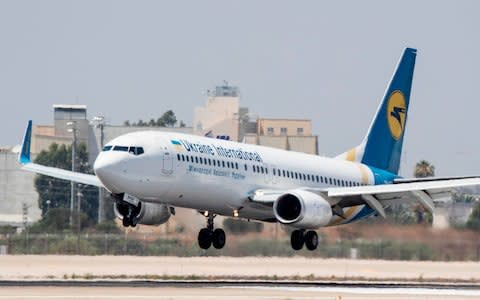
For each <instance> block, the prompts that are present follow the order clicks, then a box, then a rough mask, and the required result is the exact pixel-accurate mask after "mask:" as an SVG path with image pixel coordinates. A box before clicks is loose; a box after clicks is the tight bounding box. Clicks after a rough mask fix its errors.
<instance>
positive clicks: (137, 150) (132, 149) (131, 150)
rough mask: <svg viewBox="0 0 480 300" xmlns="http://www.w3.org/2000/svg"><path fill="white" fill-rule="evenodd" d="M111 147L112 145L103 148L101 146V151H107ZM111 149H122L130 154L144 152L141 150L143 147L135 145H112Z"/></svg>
mask: <svg viewBox="0 0 480 300" xmlns="http://www.w3.org/2000/svg"><path fill="white" fill-rule="evenodd" d="M107 147H110V148H108V149H106V148H107ZM111 148H112V146H105V148H103V151H109V150H110V149H111ZM113 151H123V152H128V153H130V154H133V155H141V154H143V153H145V151H144V150H143V147H136V146H130V147H129V146H114V147H113Z"/></svg>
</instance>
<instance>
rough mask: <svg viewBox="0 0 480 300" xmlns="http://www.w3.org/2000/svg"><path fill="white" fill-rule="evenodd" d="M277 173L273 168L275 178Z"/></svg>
mask: <svg viewBox="0 0 480 300" xmlns="http://www.w3.org/2000/svg"><path fill="white" fill-rule="evenodd" d="M276 175H277V172H275V168H273V176H276Z"/></svg>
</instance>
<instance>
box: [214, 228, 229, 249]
mask: <svg viewBox="0 0 480 300" xmlns="http://www.w3.org/2000/svg"><path fill="white" fill-rule="evenodd" d="M225 242H226V237H225V231H223V229H221V228H217V229H215V230H214V231H213V234H212V244H213V247H215V249H222V248H223V246H225Z"/></svg>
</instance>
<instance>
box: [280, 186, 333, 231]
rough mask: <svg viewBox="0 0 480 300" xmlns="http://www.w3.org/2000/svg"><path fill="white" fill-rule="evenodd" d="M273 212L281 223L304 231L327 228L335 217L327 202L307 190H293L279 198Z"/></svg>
mask: <svg viewBox="0 0 480 300" xmlns="http://www.w3.org/2000/svg"><path fill="white" fill-rule="evenodd" d="M273 212H274V214H275V217H276V218H277V220H278V221H279V222H280V223H283V224H288V225H291V226H293V227H297V228H303V229H316V228H319V227H322V226H326V225H328V224H329V223H330V220H331V219H332V216H333V214H332V208H331V207H330V203H329V202H328V201H327V200H325V199H324V198H323V197H322V196H320V195H317V194H315V193H312V192H309V191H305V190H291V191H288V192H287V193H285V194H283V195H281V196H280V197H278V199H277V200H276V201H275V203H274V204H273Z"/></svg>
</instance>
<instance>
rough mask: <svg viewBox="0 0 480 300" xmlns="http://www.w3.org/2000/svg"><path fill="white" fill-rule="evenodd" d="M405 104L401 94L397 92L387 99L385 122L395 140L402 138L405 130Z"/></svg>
mask: <svg viewBox="0 0 480 300" xmlns="http://www.w3.org/2000/svg"><path fill="white" fill-rule="evenodd" d="M406 113H407V109H406V104H405V97H404V96H403V93H402V92H401V91H399V90H396V91H393V93H391V94H390V97H389V98H388V104H387V122H388V127H389V128H390V133H391V135H392V137H393V138H394V139H395V140H398V139H400V138H401V137H402V134H403V131H404V130H405V119H406V117H407V116H406Z"/></svg>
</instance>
